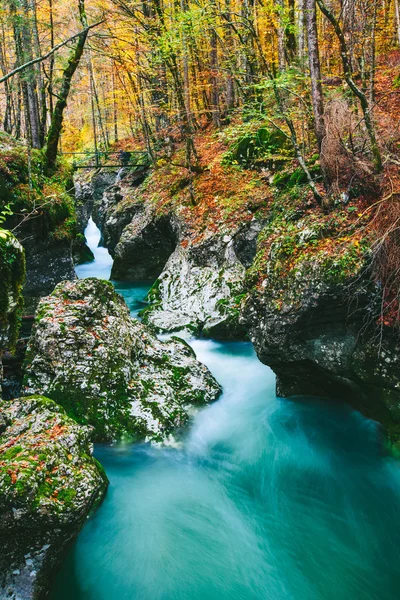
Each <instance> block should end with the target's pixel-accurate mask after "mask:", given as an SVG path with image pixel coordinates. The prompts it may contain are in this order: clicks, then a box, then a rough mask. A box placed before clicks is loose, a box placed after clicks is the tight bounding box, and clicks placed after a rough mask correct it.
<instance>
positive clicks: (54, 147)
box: [45, 0, 88, 173]
mask: <svg viewBox="0 0 400 600" xmlns="http://www.w3.org/2000/svg"><path fill="white" fill-rule="evenodd" d="M78 6H79V16H80V20H81V23H82V25H83V26H84V27H87V21H86V14H85V0H78ZM87 36H88V31H87V30H86V31H84V32H83V33H82V34H81V35H80V36H79V37H78V42H77V44H76V46H75V49H74V50H73V52H72V55H71V57H70V58H69V60H68V63H67V66H66V68H65V69H64V72H63V75H62V83H61V89H60V92H59V94H58V100H57V103H56V105H55V108H54V112H53V114H52V116H51V124H50V128H49V133H48V136H47V144H46V152H45V154H46V165H45V168H46V171H47V172H48V173H51V172H52V171H54V169H55V166H56V160H57V152H58V142H59V140H60V136H61V130H62V124H63V116H64V110H65V107H66V106H67V100H68V96H69V92H70V90H71V81H72V77H73V76H74V73H75V71H76V69H77V68H78V65H79V62H80V60H81V57H82V54H83V49H84V47H85V42H86V38H87Z"/></svg>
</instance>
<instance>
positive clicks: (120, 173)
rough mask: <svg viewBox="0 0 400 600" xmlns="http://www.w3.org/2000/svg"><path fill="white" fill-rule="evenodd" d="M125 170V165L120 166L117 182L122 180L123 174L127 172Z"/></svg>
mask: <svg viewBox="0 0 400 600" xmlns="http://www.w3.org/2000/svg"><path fill="white" fill-rule="evenodd" d="M125 171H126V169H125V167H121V168H120V170H119V171H118V173H117V177H116V178H115V183H119V182H120V181H121V179H122V175H124V174H125Z"/></svg>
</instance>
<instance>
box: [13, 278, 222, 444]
mask: <svg viewBox="0 0 400 600" xmlns="http://www.w3.org/2000/svg"><path fill="white" fill-rule="evenodd" d="M25 371H26V372H25V378H24V386H25V389H26V392H27V393H41V394H45V395H47V396H49V397H50V398H53V399H54V400H56V401H57V402H58V403H59V404H61V405H62V406H64V408H65V409H66V411H67V413H68V414H69V415H70V416H72V417H73V418H74V419H76V420H77V421H78V422H79V423H82V424H90V425H92V426H93V427H94V429H95V437H96V439H97V440H99V441H109V440H114V439H117V438H121V437H129V438H131V439H132V438H133V439H148V440H156V441H160V440H162V439H165V438H166V437H168V436H169V435H170V434H171V433H172V432H173V431H174V430H175V429H177V428H179V427H181V426H182V425H184V424H185V423H186V422H187V421H188V418H189V410H188V407H189V406H190V405H191V404H196V405H198V404H205V403H207V402H210V401H212V400H214V399H215V398H216V397H218V395H219V393H220V387H219V385H218V384H217V382H216V381H215V379H214V378H213V376H212V375H211V373H210V372H209V371H208V369H207V368H206V367H205V366H204V365H202V364H201V363H200V362H198V361H197V360H196V358H195V356H194V354H193V351H192V350H191V349H189V348H188V347H187V345H185V344H184V343H183V342H181V341H180V340H179V341H178V340H177V339H176V340H170V341H168V342H161V341H160V340H158V339H157V337H156V336H155V335H154V333H153V332H152V331H151V330H150V329H148V328H147V327H146V326H144V325H143V324H141V323H139V322H138V321H135V320H133V319H132V318H131V317H130V314H129V309H128V307H127V306H126V304H125V302H124V300H123V299H122V298H121V296H119V295H118V294H117V293H116V292H115V291H114V288H113V286H112V285H111V284H110V283H109V282H106V281H100V280H97V279H85V280H80V281H76V282H64V283H62V284H59V285H58V286H57V287H56V289H55V290H54V292H53V294H51V295H50V296H48V297H46V298H43V299H42V301H41V302H40V304H39V307H38V310H37V313H36V318H35V324H34V328H33V331H32V336H31V339H30V342H29V346H28V350H27V355H26V364H25Z"/></svg>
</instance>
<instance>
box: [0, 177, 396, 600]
mask: <svg viewBox="0 0 400 600" xmlns="http://www.w3.org/2000/svg"><path fill="white" fill-rule="evenodd" d="M168 169H169V170H168ZM168 169H167V168H164V171H165V172H161V173H160V172H159V171H158V170H157V169H150V168H146V169H143V168H140V169H139V170H137V169H132V170H131V171H129V169H125V170H124V172H123V173H118V172H117V170H115V171H114V170H111V171H110V170H107V171H102V170H101V169H100V170H99V171H97V172H96V173H95V174H94V175H92V176H90V177H85V178H82V176H80V175H79V176H76V180H75V198H74V199H73V202H72V205H71V206H72V208H71V206H70V205H69V200H66V199H65V198H64V200H63V201H62V203H61V204H62V209H60V210H61V212H60V213H59V214H58V213H57V218H56V221H55V222H53V221H52V220H51V219H52V218H53V215H50V216H49V215H47V214H46V213H44V215H41V216H40V217H39V223H41V225H40V227H39V228H37V227H33V225H32V221H30V220H28V221H27V224H24V226H23V228H22V230H21V231H23V232H24V235H25V234H26V235H27V237H23V242H24V249H23V247H22V245H21V243H20V242H18V240H17V239H16V238H15V237H14V236H13V235H12V234H9V233H5V234H4V235H3V237H2V238H1V236H0V241H1V243H2V254H1V260H2V263H1V268H2V272H4V274H5V275H4V278H5V281H6V282H7V286H8V287H7V290H6V291H5V293H4V301H3V304H2V321H1V323H2V324H1V330H0V331H1V342H2V346H1V347H2V348H3V349H6V348H7V349H9V350H12V349H13V346H14V345H15V342H16V339H17V337H18V330H19V323H20V318H21V315H22V289H24V295H25V300H26V308H25V312H28V313H31V312H32V311H33V310H34V311H35V317H34V322H33V328H32V331H31V332H30V334H29V341H28V340H27V339H26V340H25V344H24V348H23V351H22V356H23V364H22V365H21V381H20V384H21V390H22V392H21V394H22V397H14V398H13V397H11V398H9V399H7V401H4V402H3V403H2V406H1V419H2V420H1V421H0V436H1V438H0V511H1V515H2V516H3V517H4V523H5V524H4V527H3V528H2V529H1V530H0V539H2V540H3V539H4V547H5V548H6V551H5V554H4V557H3V559H2V560H3V562H2V564H1V567H2V572H3V578H2V580H1V581H0V585H1V586H2V587H0V590H1V593H3V594H4V595H5V594H8V596H6V597H10V598H15V600H17V599H19V598H20V597H22V598H24V600H25V598H26V599H29V600H30V599H31V598H33V599H35V600H36V598H41V597H43V595H44V594H45V593H46V590H47V588H48V581H49V578H50V577H51V574H52V573H53V571H54V569H55V568H56V567H57V565H58V564H59V562H60V560H61V557H62V555H63V552H64V550H65V548H66V547H68V545H69V544H70V542H71V540H73V539H74V538H75V537H76V535H77V533H78V532H79V530H80V527H81V526H82V524H83V522H84V520H85V518H86V517H87V515H89V514H90V512H91V510H92V509H93V508H94V507H95V506H97V504H98V503H99V502H100V500H101V499H102V497H103V496H104V493H105V491H106V487H107V478H106V476H105V474H104V472H103V469H102V467H101V466H100V465H99V463H98V462H97V461H96V460H95V459H94V458H93V457H92V442H93V441H95V442H101V443H110V442H117V441H121V440H123V441H124V442H132V441H135V442H141V441H145V442H153V443H156V444H165V445H168V444H171V445H173V444H174V443H175V442H176V436H177V437H179V435H180V433H181V431H182V430H184V428H185V426H186V425H187V424H188V423H189V422H190V421H191V419H192V416H193V414H194V412H195V411H196V410H197V409H198V408H199V407H201V406H205V405H207V404H209V403H211V402H212V401H214V400H216V399H217V398H218V397H219V395H220V393H221V386H220V385H219V383H218V382H217V381H216V379H215V378H214V377H213V375H212V374H211V372H210V371H209V370H208V368H207V367H206V366H205V365H204V364H202V363H201V362H200V361H199V360H197V358H196V355H195V353H194V352H193V350H192V348H191V347H190V346H189V345H188V344H187V343H186V342H185V341H184V340H183V339H181V338H180V337H177V336H183V337H188V336H189V337H200V338H203V339H204V338H211V339H214V340H223V341H234V340H245V339H250V340H251V342H252V343H253V344H254V347H255V350H256V352H257V355H258V357H259V359H260V360H261V361H262V362H263V363H264V364H266V365H268V366H269V367H271V368H272V369H273V371H274V373H275V374H276V376H277V394H278V396H283V397H287V396H289V397H296V396H304V395H307V396H322V397H327V398H333V399H335V400H337V401H339V402H342V401H343V400H345V401H347V402H348V403H349V404H350V405H351V406H353V407H354V408H356V409H357V410H360V411H361V412H363V413H364V414H365V415H366V416H368V417H370V418H372V419H374V420H377V421H378V422H379V423H381V424H382V425H383V426H384V429H385V432H386V434H388V438H389V441H390V443H391V444H392V448H394V447H395V446H396V443H397V442H398V439H399V437H398V436H399V417H400V414H399V408H398V407H399V399H400V398H399V394H400V380H399V360H400V346H399V342H398V338H397V333H396V331H395V329H394V328H393V327H390V326H388V325H386V324H384V323H381V322H380V321H379V284H378V283H377V282H376V281H375V280H374V277H373V272H372V269H371V252H370V248H369V246H368V242H367V241H366V240H365V239H364V238H362V237H361V236H360V232H359V230H358V228H357V225H356V220H355V219H354V218H353V214H352V212H349V211H348V210H347V207H345V206H344V207H342V213H343V214H342V215H341V217H340V218H339V219H336V220H335V218H332V216H331V215H330V214H329V212H328V211H327V212H326V214H322V215H321V214H318V215H316V214H315V213H314V208H313V206H312V205H310V202H309V199H308V198H307V197H306V195H304V196H301V194H302V193H304V190H303V191H301V192H299V191H298V190H297V192H298V194H299V196H298V197H296V201H295V202H293V198H287V197H286V196H285V195H284V193H282V197H281V198H280V202H282V200H283V202H286V205H285V206H284V210H283V211H282V210H278V209H277V206H276V205H277V203H276V195H275V196H271V195H267V196H266V195H265V194H266V192H265V182H263V181H261V179H260V178H256V179H254V176H253V175H252V176H251V177H252V178H251V179H250V180H249V181H248V176H247V175H246V178H247V179H246V183H245V184H244V183H243V182H242V183H241V190H242V197H241V199H240V203H239V202H238V205H237V207H236V209H235V211H234V212H233V213H232V212H231V211H230V210H228V209H227V208H226V207H225V208H224V204H223V202H220V203H219V204H218V203H217V201H216V204H215V205H213V206H212V207H211V209H210V207H207V210H204V208H203V207H201V205H200V204H199V205H197V204H194V205H191V204H190V201H188V196H187V193H188V190H187V187H188V183H187V181H186V179H185V178H183V177H182V170H179V169H175V170H174V169H172V170H171V169H170V168H168ZM161 171H162V169H161ZM171 171H172V172H171ZM160 178H161V180H163V181H165V184H164V188H162V189H161V190H159V189H158V186H159V183H160ZM206 178H211V179H212V175H211V174H210V173H209V172H208V171H207V170H205V171H204V173H203V174H202V175H199V179H200V183H199V184H198V185H199V186H201V185H202V183H201V180H202V179H206ZM223 183H224V185H225V182H223ZM217 191H218V190H217ZM231 193H232V194H233V193H234V191H233V190H232V191H231ZM280 193H281V192H280V190H279V188H277V190H276V191H275V194H280ZM230 197H231V196H230ZM217 204H218V206H217ZM65 206H67V207H68V210H67V212H65V213H64V212H63V211H65V210H66V209H65ZM221 206H222V208H221ZM360 210H361V209H360ZM68 211H72V212H71V214H70V213H69V212H68ZM360 214H361V213H360ZM60 215H64V216H63V217H62V216H60ZM71 215H73V218H74V222H75V223H76V225H74V228H73V231H72V230H71V231H69V230H68V220H69V219H70V216H71ZM90 216H92V217H93V219H94V220H95V222H96V223H97V225H98V227H99V228H100V230H101V235H102V240H101V242H102V244H103V245H104V246H106V247H107V248H108V250H109V252H110V253H111V256H112V257H113V267H112V272H111V278H112V279H114V280H118V281H119V282H129V283H131V282H140V281H144V280H146V281H149V282H151V283H152V287H151V289H150V291H149V293H148V296H147V301H146V306H145V307H144V308H143V310H142V312H141V319H142V322H139V321H137V320H133V319H132V318H131V316H130V313H129V309H128V307H127V305H126V303H125V302H124V300H123V299H122V298H121V297H120V296H119V295H118V294H117V293H116V292H115V291H114V288H113V285H112V284H111V283H110V282H106V281H100V280H97V279H93V278H89V279H83V280H77V279H76V275H75V271H74V268H73V267H74V265H73V260H74V261H75V264H77V263H79V262H82V261H85V260H91V259H92V258H93V256H92V255H91V253H90V251H88V248H87V247H86V244H85V242H84V240H83V239H82V233H83V231H84V230H85V227H86V225H87V222H88V220H89V217H90ZM14 218H15V217H14V216H12V217H11V224H12V219H14ZM57 219H61V220H60V221H58V220H57ZM46 223H47V225H46ZM49 223H50V224H51V226H50V225H49ZM42 227H44V229H42ZM46 227H47V229H46ZM38 231H39V233H38ZM44 231H45V233H43V232H44ZM30 232H32V235H28V234H29V233H30ZM0 233H1V232H0ZM38 236H42V237H41V238H40V240H39V237H38ZM43 236H44V237H43ZM46 236H47V237H46ZM53 242H54V244H55V245H56V246H57V249H59V248H61V250H60V252H59V253H58V251H57V252H53V251H52V247H53V246H52V243H53ZM41 248H44V252H43V255H42V254H41ZM327 249H328V252H327ZM24 250H25V251H24ZM39 255H40V256H42V258H41V259H40V260H39V259H38V258H37V257H38V256H39ZM25 257H26V258H25ZM49 257H51V260H50V258H49ZM25 260H26V262H27V266H28V269H27V272H28V275H27V280H29V285H27V284H26V283H25V287H24V288H23V286H24V277H25ZM44 264H46V269H44V267H43V265H44ZM10 265H11V269H10V268H9V267H10ZM157 336H159V337H157ZM25 349H26V352H25ZM11 396H12V394H11ZM14 396H15V394H14ZM18 396H19V394H18ZM28 524H29V526H28ZM50 527H51V528H52V529H51V531H52V533H50V532H49V528H50ZM53 530H54V531H53Z"/></svg>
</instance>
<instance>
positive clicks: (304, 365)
mask: <svg viewBox="0 0 400 600" xmlns="http://www.w3.org/2000/svg"><path fill="white" fill-rule="evenodd" d="M378 297H379V294H378V290H377V288H376V286H375V285H374V283H373V282H372V280H371V278H370V277H369V275H368V270H364V269H360V271H359V272H358V273H357V274H354V275H353V276H352V277H349V278H348V279H346V280H345V281H343V282H342V283H341V284H327V283H324V282H323V281H321V280H320V279H318V280H316V279H313V278H310V280H309V282H308V284H305V283H304V282H303V283H302V285H301V290H300V291H299V293H298V296H297V301H295V302H283V303H282V304H281V303H277V302H276V300H275V299H274V297H273V294H272V295H271V290H269V289H268V287H267V286H266V287H265V289H264V291H261V290H258V291H257V292H253V293H252V294H250V295H249V296H248V298H247V301H246V303H245V306H244V309H243V312H242V317H241V321H242V323H243V324H244V325H245V326H246V328H247V330H248V331H249V335H250V339H251V341H252V342H253V344H254V346H255V349H256V351H257V354H258V357H259V358H260V360H261V361H262V362H263V363H265V364H267V365H269V366H270V367H271V368H272V369H273V371H274V372H275V373H276V375H277V393H278V395H280V396H294V395H303V394H304V395H315V396H322V397H329V398H334V399H337V400H338V401H346V402H348V403H349V404H351V406H353V407H355V408H356V409H358V410H360V411H361V412H362V413H363V414H365V415H366V416H368V417H370V418H372V419H375V420H377V421H379V422H380V423H382V424H383V425H384V427H385V429H386V431H387V432H388V434H389V438H390V440H391V441H392V442H393V443H396V442H397V441H398V440H399V439H400V435H399V434H400V338H399V335H398V333H397V332H396V331H395V330H394V329H392V328H389V327H385V326H383V325H380V324H379V323H378V317H379V306H377V299H378Z"/></svg>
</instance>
